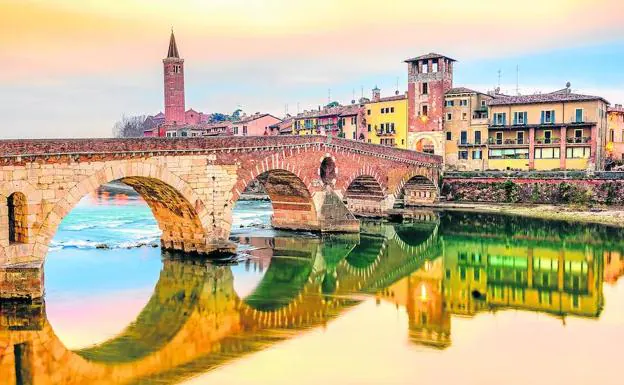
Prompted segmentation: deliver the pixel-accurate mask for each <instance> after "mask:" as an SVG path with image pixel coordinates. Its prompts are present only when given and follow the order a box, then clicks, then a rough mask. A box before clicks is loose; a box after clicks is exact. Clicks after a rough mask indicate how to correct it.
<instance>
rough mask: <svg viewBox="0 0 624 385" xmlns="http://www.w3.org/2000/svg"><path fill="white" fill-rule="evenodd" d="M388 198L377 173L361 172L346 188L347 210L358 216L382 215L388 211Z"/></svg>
mask: <svg viewBox="0 0 624 385" xmlns="http://www.w3.org/2000/svg"><path fill="white" fill-rule="evenodd" d="M371 171H372V170H371ZM386 198H387V194H386V189H385V188H384V187H383V185H382V183H381V181H380V180H379V177H378V176H377V174H376V173H372V172H371V173H366V172H365V171H364V170H360V171H359V172H357V173H355V174H354V175H353V176H352V177H351V179H350V180H349V182H348V184H346V186H345V192H344V200H345V201H346V203H347V208H348V209H349V210H351V212H354V213H357V214H368V215H381V214H382V213H383V212H384V211H385V210H386V207H385V205H384V200H385V199H386Z"/></svg>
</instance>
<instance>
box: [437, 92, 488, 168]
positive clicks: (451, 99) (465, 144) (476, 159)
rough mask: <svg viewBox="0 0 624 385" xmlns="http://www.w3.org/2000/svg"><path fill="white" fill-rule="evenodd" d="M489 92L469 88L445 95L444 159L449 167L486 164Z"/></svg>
mask: <svg viewBox="0 0 624 385" xmlns="http://www.w3.org/2000/svg"><path fill="white" fill-rule="evenodd" d="M491 99H492V96H490V95H486V94H483V93H481V92H477V91H474V90H471V89H468V88H464V87H458V88H452V89H451V90H449V91H448V92H447V93H446V95H445V103H444V135H445V146H444V147H445V160H446V167H447V169H449V170H469V171H471V170H485V169H486V168H487V137H488V107H487V102H488V101H489V100H491Z"/></svg>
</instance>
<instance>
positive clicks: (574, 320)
mask: <svg viewBox="0 0 624 385" xmlns="http://www.w3.org/2000/svg"><path fill="white" fill-rule="evenodd" d="M270 210H271V206H270V203H269V202H262V201H241V202H239V203H238V204H237V208H236V210H235V215H234V224H233V230H232V240H234V241H235V242H236V243H237V244H238V245H239V252H238V254H237V255H236V257H234V258H232V259H228V260H220V261H206V260H198V259H197V258H191V257H189V256H185V255H181V254H172V253H166V252H161V250H160V248H159V247H158V245H159V242H158V241H159V234H160V232H159V229H158V226H157V224H156V223H155V220H154V218H153V216H152V214H151V212H150V210H149V208H148V207H147V206H146V205H145V204H144V202H143V201H142V200H141V199H140V198H139V197H138V196H136V195H135V194H133V193H132V192H131V191H127V190H125V189H120V188H103V189H101V190H100V191H99V192H98V193H97V194H94V195H93V196H88V197H85V198H84V199H83V200H82V201H81V203H80V204H79V205H78V206H77V207H76V208H75V209H74V210H73V211H72V213H71V214H70V215H69V216H68V217H66V218H65V220H64V221H63V223H62V224H61V227H60V229H59V231H58V233H57V235H56V237H55V239H54V241H53V242H52V244H51V247H50V251H49V254H48V256H47V260H46V264H45V274H46V277H45V288H46V295H45V301H44V302H41V303H35V304H32V305H25V304H17V305H11V306H7V305H3V306H4V307H3V308H2V310H3V317H2V319H3V324H2V325H0V349H2V350H1V351H0V354H1V356H0V384H3V385H4V384H29V383H34V384H40V383H41V384H100V383H110V384H117V383H128V384H130V383H142V384H143V383H153V384H170V383H183V384H219V385H221V384H293V383H297V384H340V385H345V384H415V383H420V384H562V385H564V384H565V385H575V384H579V385H581V384H614V385H615V384H622V383H624V379H623V378H622V366H621V357H622V349H623V344H624V279H620V276H621V275H622V274H623V273H624V257H623V255H624V237H623V236H624V232H623V231H622V230H618V229H613V228H608V227H603V226H598V225H578V224H570V223H564V222H547V221H538V220H529V219H523V218H517V217H504V216H492V215H479V214H465V213H451V212H443V213H433V212H422V213H420V215H419V216H418V217H417V218H416V219H415V220H413V221H410V222H406V223H401V224H393V223H382V222H364V223H363V224H362V233H361V234H360V235H357V236H356V235H332V236H324V237H320V236H318V235H316V234H311V233H292V232H280V231H275V230H272V229H271V228H270V216H271V212H270ZM6 329H9V330H8V331H7V330H6Z"/></svg>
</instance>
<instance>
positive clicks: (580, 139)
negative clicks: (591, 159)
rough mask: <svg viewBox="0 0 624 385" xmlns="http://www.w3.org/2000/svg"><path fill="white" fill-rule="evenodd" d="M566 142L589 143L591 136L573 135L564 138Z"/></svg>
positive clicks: (572, 143)
mask: <svg viewBox="0 0 624 385" xmlns="http://www.w3.org/2000/svg"><path fill="white" fill-rule="evenodd" d="M566 143H567V144H571V145H574V144H589V143H591V137H589V136H582V137H573V138H566Z"/></svg>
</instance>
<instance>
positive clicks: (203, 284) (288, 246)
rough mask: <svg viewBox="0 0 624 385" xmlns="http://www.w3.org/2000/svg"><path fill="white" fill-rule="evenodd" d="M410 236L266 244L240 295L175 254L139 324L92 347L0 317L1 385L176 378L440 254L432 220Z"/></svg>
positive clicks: (287, 334) (280, 335) (317, 321)
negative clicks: (260, 273) (67, 343)
mask: <svg viewBox="0 0 624 385" xmlns="http://www.w3.org/2000/svg"><path fill="white" fill-rule="evenodd" d="M411 234H413V235H417V236H416V237H415V238H413V239H418V241H417V242H412V240H403V239H401V236H400V233H399V232H397V231H395V228H394V227H393V226H390V225H379V224H378V225H363V233H362V234H361V235H359V236H358V235H336V236H331V237H330V238H325V239H324V240H323V241H322V242H321V241H320V240H319V239H301V238H275V239H274V240H273V239H271V240H268V239H267V240H266V242H271V244H269V243H267V245H265V246H269V247H270V249H271V250H273V256H272V257H271V259H270V265H269V266H268V269H267V271H266V273H265V275H264V277H263V279H262V281H261V282H260V283H259V284H258V286H257V287H256V289H255V290H254V291H253V292H252V293H251V294H250V295H249V296H247V297H246V298H240V297H239V296H238V295H237V293H236V292H235V290H234V286H233V279H234V277H233V275H232V272H231V270H230V268H229V267H217V266H213V265H210V264H206V263H201V262H199V261H197V260H188V259H186V260H185V259H179V258H178V257H179V254H178V255H175V254H173V255H171V256H170V258H167V259H165V263H164V267H163V270H162V272H161V275H160V279H159V281H158V283H157V285H156V287H155V290H154V294H153V295H152V298H151V299H150V300H149V302H148V304H147V305H146V306H145V308H144V309H143V310H142V312H141V313H140V315H139V316H138V317H137V319H136V320H135V321H134V322H133V323H132V324H130V325H129V326H128V327H127V328H126V329H125V330H124V331H123V332H121V333H120V334H119V335H118V336H116V337H115V338H113V339H111V340H109V341H106V342H103V343H101V344H98V345H96V346H92V347H89V348H86V349H82V350H78V351H70V350H68V349H66V348H65V347H64V345H63V343H62V342H61V341H60V340H59V339H58V337H57V336H56V335H55V334H54V330H53V328H52V326H51V325H50V324H49V323H48V321H47V320H46V319H45V316H44V315H43V314H44V313H45V311H42V313H43V314H42V315H41V316H40V318H39V319H38V318H37V317H36V316H35V317H26V319H25V320H15V319H12V320H11V319H0V324H3V325H11V326H10V327H9V329H13V330H9V331H4V332H3V331H0V383H2V384H6V385H14V384H16V378H17V377H20V378H21V379H22V380H24V379H26V380H29V381H32V383H33V384H57V383H62V384H67V385H71V384H81V385H82V384H107V383H111V384H112V383H115V384H131V383H159V384H163V383H176V382H179V381H181V380H182V379H184V378H188V377H190V376H192V375H195V374H199V373H202V372H205V371H207V370H211V369H213V368H215V367H217V366H219V365H222V364H224V363H226V362H228V361H229V360H232V359H235V358H238V357H241V356H243V355H246V354H250V353H252V352H255V351H258V350H262V349H265V348H267V347H268V346H270V345H272V344H275V343H277V342H279V341H282V340H285V339H289V338H292V337H294V336H296V335H297V334H299V333H301V332H302V331H304V330H306V329H309V328H314V327H317V326H321V325H324V324H326V323H327V322H328V321H330V320H331V319H333V318H334V317H336V316H337V315H338V314H340V313H341V312H343V311H344V310H346V309H348V308H349V307H351V306H353V305H355V304H357V303H358V302H359V300H358V299H355V297H357V296H354V295H353V294H356V293H370V294H376V293H377V292H378V291H380V290H382V289H383V288H384V287H385V285H388V284H391V283H393V282H395V281H397V280H400V279H401V278H403V277H405V276H407V275H409V274H410V273H411V272H412V271H414V270H417V269H418V268H419V267H420V266H422V264H423V263H425V261H427V260H433V259H435V258H437V257H439V256H440V255H441V247H440V243H439V237H438V230H437V224H436V223H430V224H427V225H425V226H424V227H421V228H412V231H411ZM358 238H359V239H358ZM408 242H410V243H408ZM257 246H261V245H257ZM181 258H185V256H182V257H181ZM4 317H8V316H7V315H6V314H5V315H4ZM17 318H19V317H17ZM16 360H17V361H16ZM16 362H17V364H16ZM29 383H30V382H29Z"/></svg>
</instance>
